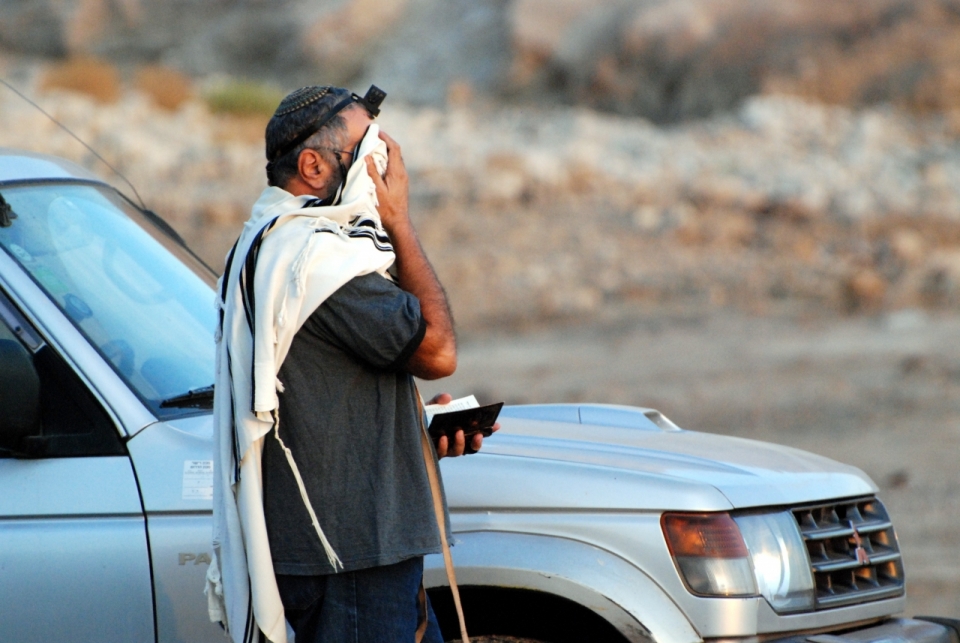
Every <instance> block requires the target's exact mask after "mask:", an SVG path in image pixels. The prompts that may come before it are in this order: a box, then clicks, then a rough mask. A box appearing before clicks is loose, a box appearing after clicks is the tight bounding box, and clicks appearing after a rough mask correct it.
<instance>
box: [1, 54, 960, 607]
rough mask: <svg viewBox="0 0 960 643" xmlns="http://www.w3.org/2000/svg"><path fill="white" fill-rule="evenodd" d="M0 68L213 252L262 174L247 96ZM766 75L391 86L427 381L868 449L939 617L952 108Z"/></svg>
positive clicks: (956, 212) (956, 376)
mask: <svg viewBox="0 0 960 643" xmlns="http://www.w3.org/2000/svg"><path fill="white" fill-rule="evenodd" d="M0 72H2V75H3V76H4V77H5V78H8V79H11V80H12V81H13V82H15V84H17V86H19V87H21V88H23V89H24V90H25V91H27V92H28V93H29V94H30V95H31V96H33V97H35V98H36V99H37V100H38V101H39V102H40V104H41V105H42V106H43V107H44V108H45V109H47V110H48V111H49V112H50V113H51V114H53V115H54V116H56V118H58V119H60V120H61V121H62V122H64V123H65V124H67V125H68V126H69V127H70V128H71V129H73V130H74V131H75V132H76V134H78V135H79V136H80V137H81V138H83V139H84V140H85V141H87V142H88V143H89V144H90V145H92V146H93V147H94V148H95V149H97V150H98V152H100V153H101V154H102V155H104V156H105V157H106V158H107V159H108V160H109V161H110V162H111V163H112V164H113V165H114V166H116V167H117V168H118V169H119V170H120V171H121V172H122V173H123V174H124V175H125V176H126V177H127V178H128V179H129V180H130V181H131V182H132V183H133V184H134V185H135V186H136V187H137V190H138V191H139V192H140V193H141V195H142V196H143V199H144V201H145V202H146V204H147V205H148V206H149V207H151V208H152V209H154V210H156V211H157V212H159V213H160V214H161V215H162V216H164V217H165V218H166V219H167V220H169V221H170V222H171V223H172V224H173V225H174V226H175V227H176V228H177V229H178V230H179V231H180V232H181V233H182V234H183V235H184V237H185V238H186V239H187V240H188V242H189V243H190V244H191V245H193V246H194V247H195V248H196V249H197V250H198V251H199V253H200V254H201V255H202V256H203V257H204V258H205V259H206V260H207V261H208V262H209V263H210V265H212V266H214V267H218V266H220V265H221V263H222V257H223V255H224V253H225V252H226V249H227V248H228V247H229V245H230V244H231V243H232V241H233V239H234V238H235V236H236V234H237V232H238V230H239V227H240V225H241V224H242V221H243V219H244V218H245V216H246V212H247V208H248V207H249V204H250V203H252V201H253V200H254V199H255V198H256V196H257V194H258V193H259V191H260V190H261V189H262V187H263V185H264V179H263V158H262V156H263V152H262V139H261V137H262V127H263V119H262V118H256V117H248V118H239V117H231V116H224V115H218V114H215V113H213V112H211V110H210V109H209V108H208V106H207V104H206V103H205V102H204V101H203V100H201V98H200V97H199V96H200V95H201V91H200V90H199V88H196V89H195V90H194V92H193V93H192V94H191V95H190V96H188V97H186V98H184V99H183V100H182V101H180V102H177V103H176V104H175V105H174V106H172V107H170V106H168V107H166V108H165V107H161V106H160V105H159V104H158V99H157V97H156V95H155V94H151V93H150V92H149V91H146V90H138V89H136V88H135V87H134V86H133V85H132V84H128V83H121V85H122V86H121V87H120V90H119V91H118V93H117V94H116V96H115V97H114V98H112V99H109V100H105V99H104V98H103V96H101V97H100V98H99V99H96V98H93V97H91V95H90V94H89V93H88V94H78V93H71V92H66V91H63V90H62V89H57V85H56V83H51V82H50V74H51V67H50V65H49V64H48V63H46V62H39V61H37V60H33V59H25V58H21V57H12V56H8V57H6V58H0ZM770 92H771V93H765V94H760V95H756V96H753V97H752V98H749V99H747V100H746V101H744V102H743V103H740V104H738V106H737V107H736V108H735V109H733V110H732V111H726V112H718V113H716V114H714V115H712V116H710V117H708V118H705V119H701V120H697V121H687V122H683V123H678V124H674V125H668V126H665V125H655V124H654V123H653V122H652V121H649V120H646V119H644V118H639V117H628V116H614V115H609V114H606V115H605V114H601V113H598V112H594V111H590V110H587V109H585V108H583V107H575V106H569V107H562V106H556V105H552V106H540V107H536V108H534V107H529V106H524V105H523V104H520V103H517V104H512V105H507V106H504V105H502V104H500V103H499V102H497V101H496V100H494V99H493V98H490V97H486V98H485V97H483V96H476V95H473V94H472V93H471V92H470V91H469V88H465V89H464V90H463V92H462V94H457V93H456V92H454V93H453V94H452V95H451V96H450V97H449V99H448V101H447V102H446V103H445V104H443V105H434V106H426V107H424V106H412V105H410V104H406V103H403V102H400V101H396V102H393V101H389V99H388V104H389V106H388V107H386V106H385V110H384V114H383V116H382V118H381V125H382V126H383V127H384V128H385V129H387V130H388V131H390V132H391V133H393V134H394V135H395V136H396V137H397V138H398V139H399V140H400V141H401V143H402V145H403V148H404V157H405V159H406V162H407V165H408V167H409V169H410V171H411V176H412V181H413V195H412V196H413V201H414V211H415V217H416V221H417V224H418V226H419V229H420V231H421V236H422V239H423V242H424V245H425V246H426V247H427V250H428V253H429V254H430V255H431V257H432V258H433V260H434V262H435V264H436V267H437V270H438V272H439V274H440V276H441V278H442V280H443V281H444V283H445V284H446V286H447V288H448V290H449V291H450V296H451V300H452V303H453V307H454V312H455V314H456V317H457V319H458V324H459V327H460V330H461V343H462V358H461V367H460V371H459V372H458V374H457V375H456V376H455V377H454V378H452V379H451V380H450V381H447V382H443V383H442V384H441V385H440V386H441V387H442V388H444V389H449V390H451V392H453V393H455V394H458V395H459V394H467V393H470V392H474V393H477V394H478V395H479V396H480V397H482V398H486V399H504V400H506V401H508V402H534V401H537V402H554V401H595V402H610V403H620V404H642V405H647V406H655V407H657V408H660V409H661V410H662V411H664V412H665V413H666V414H667V415H668V416H670V417H672V418H673V419H674V420H675V421H677V423H678V424H680V425H681V426H684V427H687V428H691V429H696V430H705V431H716V432H724V433H729V434H733V435H740V436H746V437H755V438H759V439H766V440H773V441H776V442H781V443H786V444H790V445H794V446H798V447H801V448H805V449H809V450H812V451H816V452H819V453H822V454H824V455H828V456H831V457H835V458H837V459H839V460H843V461H846V462H851V463H853V464H856V465H858V466H861V467H862V468H864V469H865V470H866V471H867V472H868V473H870V474H871V475H872V476H873V477H874V479H875V480H877V482H878V483H879V484H880V486H881V489H882V497H883V499H884V500H885V501H886V502H887V503H888V505H889V507H890V509H891V512H892V513H893V515H894V517H895V519H896V522H897V524H898V526H899V533H900V537H901V543H902V547H903V551H904V556H905V560H906V565H907V570H908V575H909V577H910V578H911V581H910V582H911V585H910V599H909V600H910V604H909V612H910V613H916V612H928V613H936V614H942V615H955V614H958V613H960V598H958V597H960V592H958V590H960V573H958V571H957V570H960V555H958V553H957V549H956V547H955V542H956V538H955V537H954V530H955V529H956V527H957V520H956V515H957V512H956V511H955V510H956V509H957V503H958V500H957V498H960V494H958V493H957V491H958V486H960V475H958V474H957V473H956V470H955V467H953V466H952V465H953V460H954V454H956V453H957V452H958V450H957V447H958V446H960V444H958V440H960V437H958V426H960V425H958V422H957V420H958V419H960V409H958V400H960V397H958V393H960V348H958V346H960V345H958V343H957V342H956V337H957V336H958V332H960V315H958V314H957V304H958V302H960V141H958V133H960V115H958V113H957V112H954V111H951V110H950V109H944V110H939V111H936V112H934V113H929V114H920V113H917V112H915V111H905V110H904V109H901V108H897V107H891V106H889V105H880V106H866V107H863V106H860V107H843V106H828V105H825V104H823V103H820V102H813V101H811V100H810V99H808V98H799V97H797V96H791V95H786V94H783V93H773V90H770ZM111 101H112V102H111ZM0 113H2V114H3V120H2V123H0V146H12V147H19V148H24V149H30V150H35V151H39V152H45V153H53V154H59V155H62V156H66V157H68V158H71V159H73V160H75V161H77V162H79V163H81V164H82V165H84V166H85V167H88V168H90V169H91V170H92V171H94V172H95V173H97V174H99V175H101V176H103V177H105V178H107V179H109V180H111V181H112V182H114V183H115V184H117V185H119V186H120V187H121V188H122V189H123V190H124V191H126V192H128V193H129V189H128V188H127V187H126V186H124V185H122V182H121V181H119V179H117V177H116V176H114V175H112V174H111V172H110V171H109V170H107V169H105V168H104V167H103V166H101V165H100V164H99V162H98V161H96V160H95V159H94V157H93V156H92V155H91V154H90V153H89V152H88V151H87V150H86V149H85V148H83V147H82V146H80V145H79V144H78V143H76V141H74V140H73V139H72V138H70V137H69V136H68V135H67V134H65V133H64V132H63V131H62V130H60V129H59V128H58V127H57V126H56V125H54V124H53V123H51V122H50V121H49V120H48V119H46V117H44V116H43V115H42V114H39V113H38V112H37V111H36V110H35V109H34V108H32V107H30V106H29V105H27V104H26V103H24V102H23V101H22V100H21V99H19V98H17V97H16V96H15V95H14V94H13V93H11V92H9V91H7V90H6V89H5V88H2V87H0ZM432 390H434V385H428V387H427V391H432Z"/></svg>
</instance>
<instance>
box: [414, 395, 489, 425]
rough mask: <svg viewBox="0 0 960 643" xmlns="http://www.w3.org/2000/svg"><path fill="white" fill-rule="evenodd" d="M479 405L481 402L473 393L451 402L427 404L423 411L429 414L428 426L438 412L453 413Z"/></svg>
mask: <svg viewBox="0 0 960 643" xmlns="http://www.w3.org/2000/svg"><path fill="white" fill-rule="evenodd" d="M479 406H480V403H479V402H477V398H476V397H474V396H473V395H468V396H467V397H461V398H459V399H456V400H453V401H452V402H450V403H449V404H427V405H426V406H425V407H423V412H424V413H426V414H427V426H430V422H431V421H432V420H433V416H434V415H437V414H438V413H452V412H453V411H463V410H466V409H475V408H478V407H479Z"/></svg>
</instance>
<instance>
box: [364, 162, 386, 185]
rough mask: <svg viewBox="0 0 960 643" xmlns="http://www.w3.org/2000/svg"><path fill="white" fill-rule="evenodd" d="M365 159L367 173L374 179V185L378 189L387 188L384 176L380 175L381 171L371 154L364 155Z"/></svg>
mask: <svg viewBox="0 0 960 643" xmlns="http://www.w3.org/2000/svg"><path fill="white" fill-rule="evenodd" d="M363 160H364V161H365V162H366V164H367V174H368V175H369V176H370V178H371V179H373V185H374V186H375V187H376V188H377V191H378V192H380V191H381V190H384V189H386V187H387V186H386V184H385V183H384V182H383V177H381V176H380V173H379V172H377V166H376V164H375V163H374V162H373V159H372V158H371V157H369V156H365V157H363Z"/></svg>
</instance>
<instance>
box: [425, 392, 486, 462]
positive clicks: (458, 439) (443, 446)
mask: <svg viewBox="0 0 960 643" xmlns="http://www.w3.org/2000/svg"><path fill="white" fill-rule="evenodd" d="M452 401H453V396H452V395H450V394H449V393H439V394H437V395H435V396H434V398H433V399H432V400H430V401H429V402H427V404H449V403H450V402H452ZM493 430H494V432H496V431H499V430H500V423H499V422H497V423H496V424H494V425H493ZM466 442H467V441H466V439H465V438H464V437H463V431H462V430H460V431H457V434H456V436H454V439H453V444H450V441H449V440H448V439H447V436H445V435H444V436H441V437H440V439H439V440H437V441H436V442H435V446H436V447H437V457H438V458H448V457H449V458H452V457H456V456H458V455H464V454H471V453H476V452H477V451H479V450H480V447H482V446H483V435H482V434H480V433H476V434H474V436H473V439H472V440H470V444H469V446H468V445H467V443H466Z"/></svg>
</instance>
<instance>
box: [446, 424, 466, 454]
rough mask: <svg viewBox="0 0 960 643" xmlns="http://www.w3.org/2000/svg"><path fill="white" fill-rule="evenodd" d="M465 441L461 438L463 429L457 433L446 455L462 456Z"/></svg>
mask: <svg viewBox="0 0 960 643" xmlns="http://www.w3.org/2000/svg"><path fill="white" fill-rule="evenodd" d="M466 442H467V441H466V440H465V439H464V437H463V429H459V430H458V431H457V435H456V437H454V438H453V448H452V449H451V450H450V453H449V454H448V455H452V456H458V455H463V450H464V448H465V447H466Z"/></svg>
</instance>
